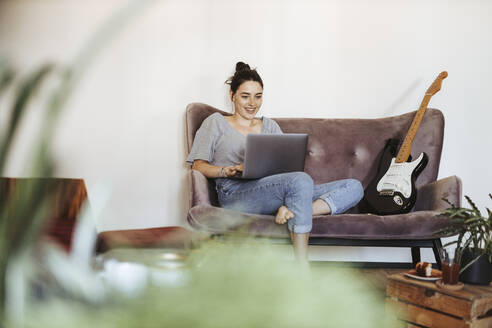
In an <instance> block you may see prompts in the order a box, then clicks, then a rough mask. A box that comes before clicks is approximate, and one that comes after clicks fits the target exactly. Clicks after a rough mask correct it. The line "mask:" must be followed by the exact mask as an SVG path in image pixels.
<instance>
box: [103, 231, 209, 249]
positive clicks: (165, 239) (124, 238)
mask: <svg viewBox="0 0 492 328" xmlns="http://www.w3.org/2000/svg"><path fill="white" fill-rule="evenodd" d="M206 238H208V234H203V233H198V232H194V231H190V230H188V229H185V228H182V227H159V228H148V229H130V230H109V231H103V232H100V233H99V234H98V241H97V246H96V250H97V252H98V253H104V252H106V251H108V250H110V249H113V248H126V247H131V248H174V249H180V248H192V247H194V246H195V244H197V243H198V242H199V241H201V240H203V239H206Z"/></svg>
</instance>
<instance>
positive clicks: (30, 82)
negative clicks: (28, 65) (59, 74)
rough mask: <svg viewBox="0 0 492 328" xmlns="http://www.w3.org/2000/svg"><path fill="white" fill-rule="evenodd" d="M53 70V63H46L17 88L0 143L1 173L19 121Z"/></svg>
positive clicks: (0, 173) (1, 173)
mask: <svg viewBox="0 0 492 328" xmlns="http://www.w3.org/2000/svg"><path fill="white" fill-rule="evenodd" d="M52 70H53V65H50V64H46V65H43V66H42V67H41V68H39V69H38V70H37V71H36V72H34V73H33V74H32V75H30V76H29V77H28V78H27V79H26V80H25V81H24V82H23V83H22V84H21V86H20V87H19V89H18V90H17V95H16V97H15V102H14V106H13V108H12V113H11V116H10V120H9V124H8V127H7V131H6V135H5V136H3V138H2V139H3V140H2V142H1V144H0V175H3V168H4V167H5V164H6V162H7V155H8V152H9V149H10V146H11V145H12V140H13V138H14V136H15V132H16V130H17V128H18V125H19V122H20V120H21V118H22V116H23V114H24V112H25V109H26V107H27V105H28V103H29V100H31V98H32V96H33V95H34V93H35V92H36V91H37V89H38V88H39V86H40V85H41V83H42V81H43V79H44V78H45V77H46V76H47V75H48V73H49V72H50V71H52Z"/></svg>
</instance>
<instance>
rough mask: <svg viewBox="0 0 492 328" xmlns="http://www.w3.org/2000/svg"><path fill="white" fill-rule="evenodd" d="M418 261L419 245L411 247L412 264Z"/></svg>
mask: <svg viewBox="0 0 492 328" xmlns="http://www.w3.org/2000/svg"><path fill="white" fill-rule="evenodd" d="M418 262H420V247H412V264H413V267H414V268H415V265H417V263H418Z"/></svg>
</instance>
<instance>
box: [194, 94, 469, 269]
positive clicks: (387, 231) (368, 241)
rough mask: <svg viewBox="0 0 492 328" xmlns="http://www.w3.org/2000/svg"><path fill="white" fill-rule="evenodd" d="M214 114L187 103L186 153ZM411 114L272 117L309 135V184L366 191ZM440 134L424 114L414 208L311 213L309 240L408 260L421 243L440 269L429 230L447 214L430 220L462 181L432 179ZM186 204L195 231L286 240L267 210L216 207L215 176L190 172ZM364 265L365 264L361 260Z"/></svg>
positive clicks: (435, 118)
mask: <svg viewBox="0 0 492 328" xmlns="http://www.w3.org/2000/svg"><path fill="white" fill-rule="evenodd" d="M215 112H219V113H221V114H223V115H230V114H229V113H226V112H223V111H221V110H218V109H216V108H213V107H211V106H209V105H206V104H201V103H192V104H190V105H188V106H187V108H186V127H187V131H186V136H187V150H188V152H189V151H190V149H191V146H192V144H193V139H194V137H195V133H196V131H197V130H198V128H199V127H200V125H201V124H202V122H203V120H204V119H205V118H206V117H208V116H209V115H210V114H212V113H215ZM414 115H415V112H411V113H407V114H403V115H399V116H394V117H387V118H381V119H313V118H276V119H274V120H275V121H276V122H277V123H278V124H279V125H280V127H281V128H282V131H283V132H286V133H307V134H309V141H308V151H307V155H306V162H305V172H307V173H308V174H309V175H310V176H311V177H312V178H313V180H314V182H315V183H324V182H329V181H333V180H337V179H342V178H355V179H358V180H360V181H361V182H362V184H363V186H364V188H365V187H366V186H367V185H368V184H369V182H370V181H371V180H372V179H373V177H374V176H375V175H376V170H377V165H378V163H379V158H380V155H381V153H382V150H383V147H384V145H385V142H386V140H387V139H390V138H398V139H400V140H402V139H403V138H404V137H405V135H406V133H407V131H408V128H409V127H410V124H411V122H412V120H413V118H414ZM443 134H444V117H443V115H442V113H441V112H440V111H439V110H437V109H430V108H429V109H428V110H427V111H426V113H425V116H424V118H423V121H422V123H421V126H420V128H419V131H418V133H417V136H416V137H415V140H414V143H413V147H412V157H414V158H415V157H416V156H418V154H420V153H421V152H426V153H427V154H428V155H429V163H428V165H427V167H426V168H425V170H424V171H423V172H422V174H421V175H420V176H419V178H418V179H417V181H416V186H417V188H418V198H417V203H416V205H415V207H414V209H413V210H412V212H410V213H407V214H401V215H389V216H376V215H369V214H363V213H360V212H359V209H358V208H357V207H356V208H353V209H352V210H350V211H349V212H348V213H346V214H341V215H333V216H316V217H314V218H313V229H312V231H311V235H310V239H309V243H310V244H311V245H339V246H381V247H410V248H411V251H412V262H413V263H412V265H413V264H415V263H416V262H418V261H420V247H430V248H432V249H433V251H434V255H435V256H436V262H437V265H438V266H440V261H439V256H438V253H437V250H438V248H439V247H440V246H441V241H440V239H439V237H443V236H437V235H434V234H433V233H434V232H435V231H437V230H439V229H440V228H443V227H445V226H446V225H448V222H449V221H448V219H446V218H443V217H435V215H436V214H438V213H439V212H440V211H441V210H443V209H444V208H446V207H447V204H446V203H445V202H444V201H442V199H441V198H442V197H446V198H447V199H449V200H450V201H451V202H453V203H454V204H456V205H460V204H461V181H460V179H459V178H458V177H456V176H451V177H447V178H444V179H440V180H437V176H438V171H439V163H440V160H441V150H442V143H443ZM190 184H191V185H190V192H191V195H190V197H191V204H190V205H191V206H190V210H189V212H188V222H189V223H190V225H191V226H192V227H194V228H195V229H197V230H201V231H207V232H210V233H212V234H216V235H221V234H224V233H226V232H230V231H237V230H240V231H242V232H244V233H246V234H249V235H253V236H258V237H268V238H273V239H279V240H281V239H284V240H285V239H288V237H289V234H288V231H287V228H286V225H277V224H275V223H274V221H273V216H271V215H256V214H248V213H238V212H233V211H231V210H227V209H223V208H220V206H219V204H218V201H217V193H216V190H215V184H214V181H213V179H207V178H206V177H205V176H203V175H202V174H201V173H200V172H198V171H195V170H190ZM409 265H410V264H409V263H374V266H385V267H408V266H409ZM366 266H371V264H370V263H366Z"/></svg>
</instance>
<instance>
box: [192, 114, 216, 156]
mask: <svg viewBox="0 0 492 328" xmlns="http://www.w3.org/2000/svg"><path fill="white" fill-rule="evenodd" d="M213 116H214V115H210V116H209V117H207V118H206V119H205V120H204V121H203V122H202V125H201V126H200V128H199V129H198V131H197V132H196V134H195V139H194V140H193V146H192V147H191V151H190V154H189V155H188V157H187V158H186V162H187V163H188V164H190V165H193V162H194V161H195V160H197V159H201V160H205V161H207V162H209V163H211V162H212V159H213V158H214V148H215V142H216V140H217V136H218V134H219V131H218V127H217V124H216V121H215V118H214V117H213Z"/></svg>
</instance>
